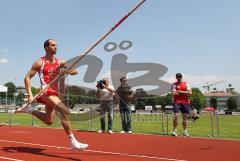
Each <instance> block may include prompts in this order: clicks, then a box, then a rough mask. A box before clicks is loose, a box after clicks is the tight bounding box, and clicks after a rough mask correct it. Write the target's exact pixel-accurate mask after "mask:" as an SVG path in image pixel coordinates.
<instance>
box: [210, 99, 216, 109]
mask: <svg viewBox="0 0 240 161" xmlns="http://www.w3.org/2000/svg"><path fill="white" fill-rule="evenodd" d="M210 106H211V107H213V108H215V109H216V108H217V98H216V97H211V98H210Z"/></svg>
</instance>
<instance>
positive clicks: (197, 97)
mask: <svg viewBox="0 0 240 161" xmlns="http://www.w3.org/2000/svg"><path fill="white" fill-rule="evenodd" d="M190 101H191V106H192V107H194V108H196V109H197V110H198V111H199V110H201V109H202V108H203V107H206V105H207V101H206V98H205V97H204V95H203V93H202V92H201V91H200V90H199V88H192V95H191V96H190Z"/></svg>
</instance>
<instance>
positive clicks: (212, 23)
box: [0, 0, 240, 92]
mask: <svg viewBox="0 0 240 161" xmlns="http://www.w3.org/2000/svg"><path fill="white" fill-rule="evenodd" d="M138 2H139V1H138V0H131V1H130V0H114V1H113V0H101V1H99V0H51V1H49V0H41V1H40V0H39V1H37V0H35V1H33V0H7V1H6V0H0V6H1V9H0V21H1V23H0V24H1V28H0V73H1V78H0V85H2V84H4V83H6V82H9V81H11V82H14V83H16V85H17V86H22V85H24V83H23V79H24V77H25V75H26V73H27V71H28V70H29V69H30V67H31V65H32V64H33V62H34V61H36V60H37V59H39V58H40V57H41V56H44V50H43V42H44V41H45V40H46V39H49V38H52V39H56V40H57V42H58V53H57V56H58V57H60V58H63V59H66V60H68V59H70V58H72V57H74V56H77V55H79V54H80V53H81V52H83V51H84V50H85V49H87V48H89V47H90V46H91V44H92V43H94V42H95V41H96V40H97V39H98V38H99V37H100V36H101V35H102V34H104V33H106V32H107V31H108V30H109V29H110V27H111V26H112V25H113V24H115V23H116V21H118V20H119V19H120V18H121V17H122V16H124V15H125V14H126V13H127V12H128V11H129V10H130V9H131V8H132V7H133V6H134V5H135V4H137V3H138ZM239 8H240V1H239V0H201V1H193V0H147V1H146V2H145V3H144V4H143V5H142V6H141V7H140V8H139V9H138V10H137V11H136V12H135V13H134V14H133V15H132V16H131V17H129V19H127V20H126V21H125V22H124V23H123V24H122V25H121V26H119V28H117V29H116V31H114V32H113V33H112V34H111V35H110V36H109V37H107V39H105V40H104V41H103V42H102V43H101V44H99V45H98V46H97V47H96V48H95V49H94V50H93V51H92V52H91V53H90V54H91V55H95V56H97V57H98V58H100V59H101V60H102V61H103V68H102V70H101V73H100V74H99V76H98V78H97V79H100V78H102V77H103V76H106V75H110V73H111V72H110V64H111V60H112V56H113V55H114V54H118V53H124V54H126V55H127V56H128V62H132V63H136V62H145V63H146V62H148V63H158V64H162V65H164V66H166V67H167V68H168V72H167V73H166V74H165V75H164V76H163V77H162V78H159V79H163V80H167V81H169V82H171V83H172V82H173V81H174V76H175V73H177V72H181V73H183V74H184V79H185V80H186V81H188V82H189V83H190V84H191V86H192V87H199V88H200V89H201V90H203V89H202V86H203V85H204V84H206V82H209V83H214V82H216V81H219V80H225V82H224V83H221V84H219V85H216V86H214V87H216V88H217V89H219V90H222V89H224V88H225V87H226V86H227V85H228V84H230V83H231V84H233V87H235V88H236V89H237V91H238V92H239V91H240V83H239V82H240V73H239V69H240V63H239V62H238V61H239V58H240V45H239V43H240V21H239V20H240V10H239ZM123 40H130V41H132V42H133V46H132V48H131V49H129V50H125V51H122V50H120V49H117V50H115V51H113V52H111V53H106V52H105V51H104V50H103V46H104V45H105V44H106V43H107V42H116V43H117V44H119V43H120V42H121V41H123ZM85 70H86V67H81V68H79V75H77V76H74V77H71V78H70V79H69V82H70V83H71V84H75V85H81V86H88V87H91V88H95V84H96V82H93V83H84V82H83V75H84V74H85ZM136 75H139V73H135V74H132V76H133V77H134V76H136ZM32 85H33V86H36V87H38V86H39V80H38V78H37V77H36V78H34V79H33V81H32Z"/></svg>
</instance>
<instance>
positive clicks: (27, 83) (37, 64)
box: [24, 60, 42, 103]
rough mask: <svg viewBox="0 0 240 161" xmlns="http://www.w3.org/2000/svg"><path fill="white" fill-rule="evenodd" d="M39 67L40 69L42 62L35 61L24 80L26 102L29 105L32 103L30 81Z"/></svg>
mask: <svg viewBox="0 0 240 161" xmlns="http://www.w3.org/2000/svg"><path fill="white" fill-rule="evenodd" d="M41 67H42V61H40V60H39V61H36V62H35V63H34V64H33V65H32V68H31V69H30V70H29V71H28V73H27V75H26V77H25V79H24V83H25V88H26V90H27V93H28V102H29V103H31V102H32V101H33V95H32V90H31V79H32V77H33V76H34V75H35V74H36V73H37V71H38V70H39V69H40V68H41Z"/></svg>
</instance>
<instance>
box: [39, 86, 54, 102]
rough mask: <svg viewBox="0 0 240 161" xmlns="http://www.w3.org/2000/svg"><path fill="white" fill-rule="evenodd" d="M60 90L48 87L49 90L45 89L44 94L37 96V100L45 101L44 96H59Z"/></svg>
mask: <svg viewBox="0 0 240 161" xmlns="http://www.w3.org/2000/svg"><path fill="white" fill-rule="evenodd" d="M58 93H59V92H58V91H57V90H55V89H52V88H48V89H47V91H45V92H44V93H43V94H41V95H40V96H39V97H37V99H36V100H37V102H38V103H44V102H43V100H42V97H43V96H58V95H59V94H58Z"/></svg>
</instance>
